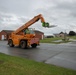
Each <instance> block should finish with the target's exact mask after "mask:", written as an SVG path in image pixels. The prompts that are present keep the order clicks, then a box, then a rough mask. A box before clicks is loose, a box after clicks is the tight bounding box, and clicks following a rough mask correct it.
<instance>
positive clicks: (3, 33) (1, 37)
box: [0, 30, 13, 40]
mask: <svg viewBox="0 0 76 75" xmlns="http://www.w3.org/2000/svg"><path fill="white" fill-rule="evenodd" d="M11 32H13V30H2V31H1V32H0V40H7V39H8V36H9V35H10V34H11Z"/></svg>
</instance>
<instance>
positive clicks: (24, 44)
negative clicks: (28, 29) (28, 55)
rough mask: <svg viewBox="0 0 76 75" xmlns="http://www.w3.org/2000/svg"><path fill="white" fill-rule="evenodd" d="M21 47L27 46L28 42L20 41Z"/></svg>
mask: <svg viewBox="0 0 76 75" xmlns="http://www.w3.org/2000/svg"><path fill="white" fill-rule="evenodd" d="M20 47H21V48H22V49H25V48H27V42H26V41H21V42H20Z"/></svg>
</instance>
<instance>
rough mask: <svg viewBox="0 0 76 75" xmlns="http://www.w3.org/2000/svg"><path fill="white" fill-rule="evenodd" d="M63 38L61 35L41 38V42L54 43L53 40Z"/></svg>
mask: <svg viewBox="0 0 76 75" xmlns="http://www.w3.org/2000/svg"><path fill="white" fill-rule="evenodd" d="M56 40H61V38H59V37H55V38H44V39H43V40H40V42H41V43H52V42H53V41H56Z"/></svg>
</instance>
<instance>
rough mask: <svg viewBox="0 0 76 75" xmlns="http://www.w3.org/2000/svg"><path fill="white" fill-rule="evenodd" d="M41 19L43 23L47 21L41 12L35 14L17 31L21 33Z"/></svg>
mask: <svg viewBox="0 0 76 75" xmlns="http://www.w3.org/2000/svg"><path fill="white" fill-rule="evenodd" d="M39 19H40V20H41V22H42V23H45V20H44V18H43V16H42V15H41V14H39V15H37V16H35V17H34V18H33V19H31V20H30V21H28V22H27V23H25V24H24V25H22V26H21V27H20V28H18V29H17V30H16V31H15V33H19V32H20V31H22V30H23V29H26V28H28V27H29V26H31V25H32V24H34V23H35V22H37V21H38V20H39Z"/></svg>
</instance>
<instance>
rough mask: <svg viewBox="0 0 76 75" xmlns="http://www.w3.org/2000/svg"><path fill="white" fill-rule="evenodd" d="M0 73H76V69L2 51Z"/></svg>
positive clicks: (40, 74) (35, 74)
mask: <svg viewBox="0 0 76 75" xmlns="http://www.w3.org/2000/svg"><path fill="white" fill-rule="evenodd" d="M0 75H76V71H74V70H71V69H66V68H62V67H58V66H54V65H49V64H45V63H41V62H35V61H33V60H28V59H25V58H20V57H15V56H9V55H5V54H2V53H0Z"/></svg>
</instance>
